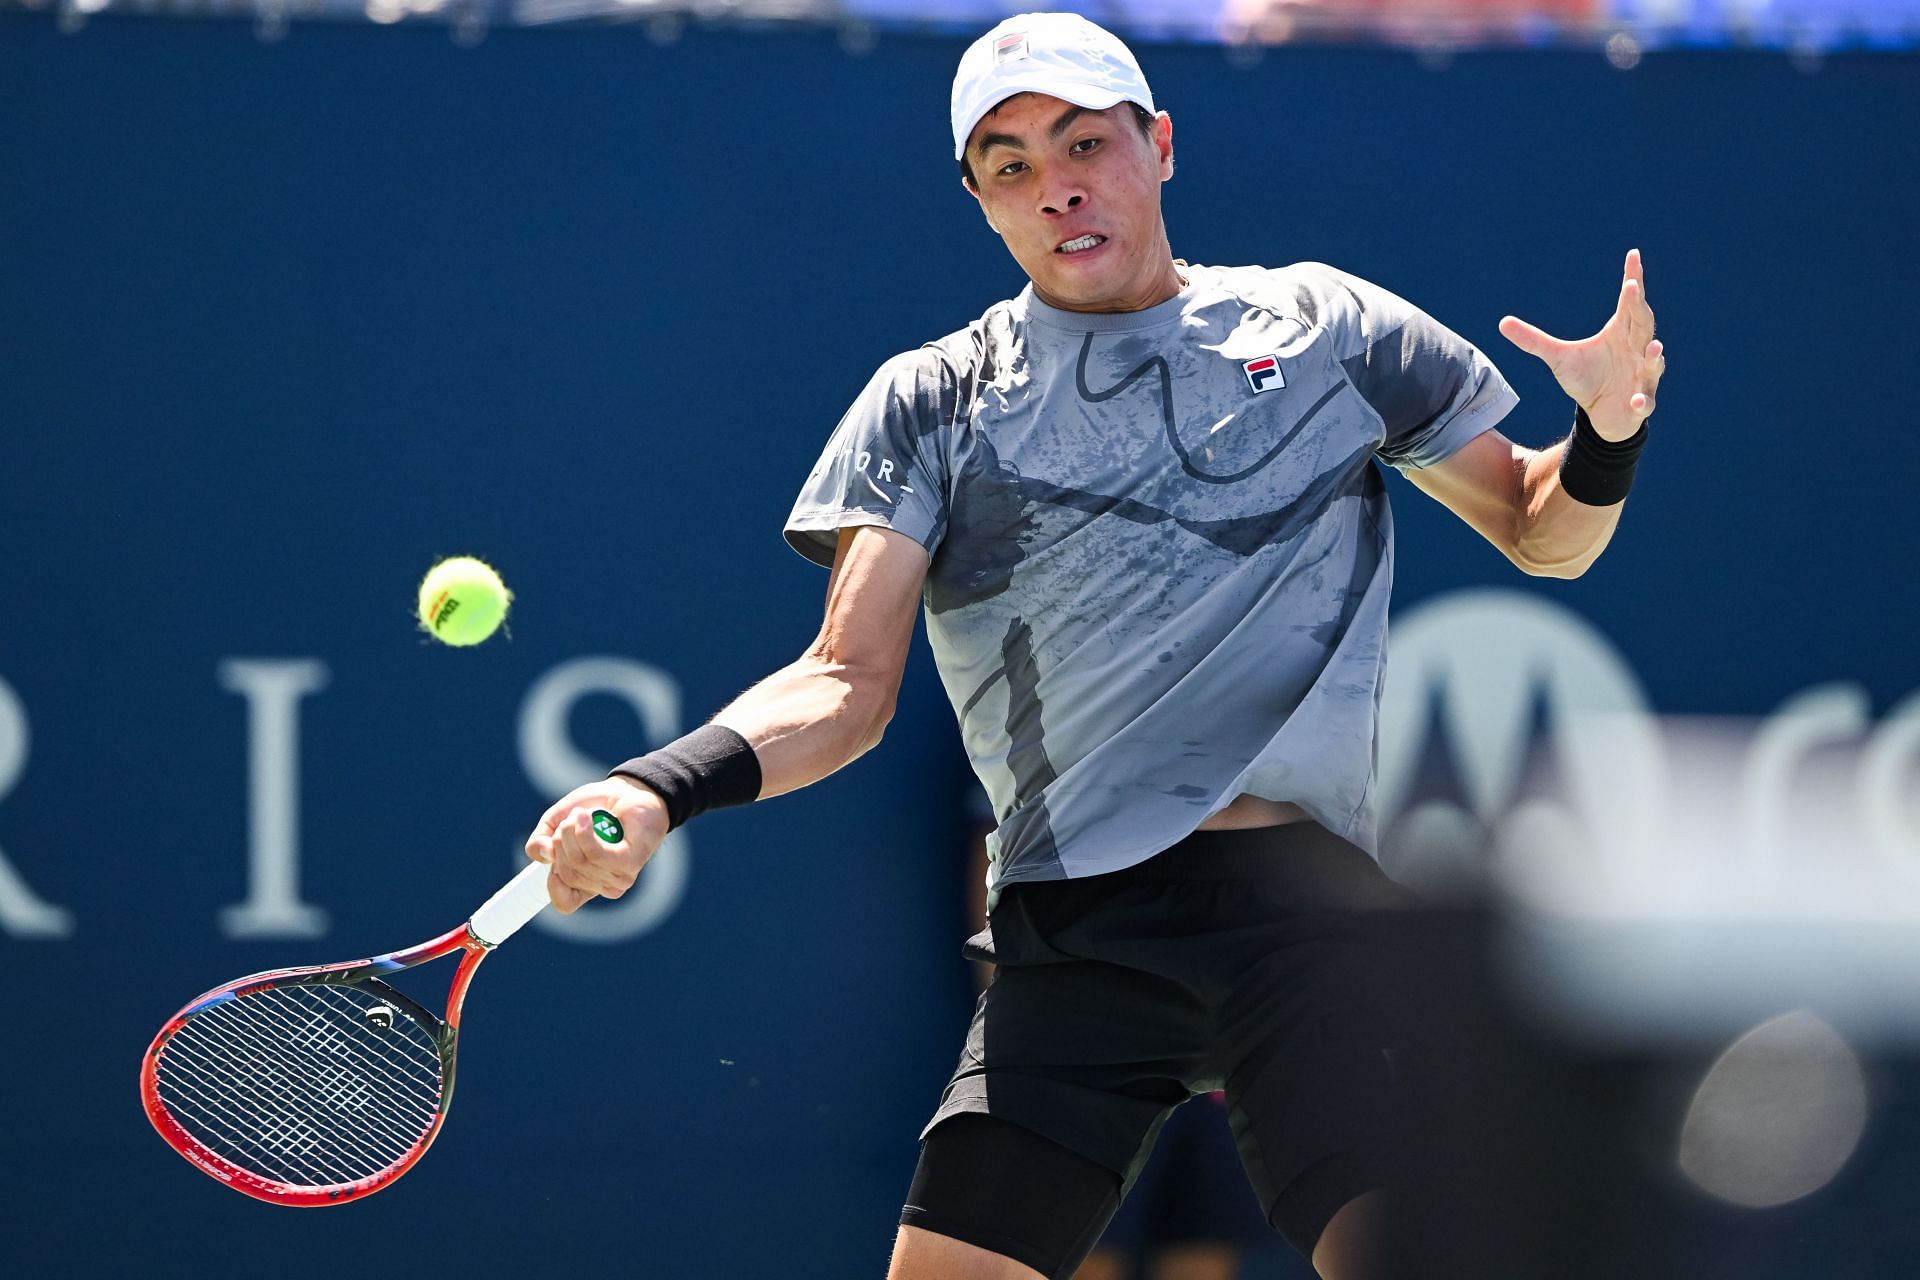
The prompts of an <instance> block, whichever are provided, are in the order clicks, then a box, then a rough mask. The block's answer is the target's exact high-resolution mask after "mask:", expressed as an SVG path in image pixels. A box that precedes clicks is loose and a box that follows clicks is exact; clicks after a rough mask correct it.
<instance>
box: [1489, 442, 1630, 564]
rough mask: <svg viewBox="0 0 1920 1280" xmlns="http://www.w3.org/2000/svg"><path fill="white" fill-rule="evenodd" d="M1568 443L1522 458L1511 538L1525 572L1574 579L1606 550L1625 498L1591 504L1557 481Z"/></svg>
mask: <svg viewBox="0 0 1920 1280" xmlns="http://www.w3.org/2000/svg"><path fill="white" fill-rule="evenodd" d="M1566 449H1567V442H1566V441H1564V440H1562V441H1561V442H1560V443H1558V444H1556V445H1553V446H1552V447H1551V448H1547V449H1541V450H1539V451H1538V452H1535V453H1533V454H1532V455H1531V456H1529V457H1528V458H1527V460H1526V468H1525V471H1524V474H1523V477H1522V480H1521V494H1522V500H1521V504H1520V516H1519V522H1518V528H1517V530H1516V534H1515V538H1514V559H1515V561H1516V562H1517V563H1519V564H1520V566H1521V567H1522V568H1524V569H1525V570H1526V571H1527V572H1528V573H1534V574H1539V575H1542V576H1544V577H1552V578H1577V577H1579V576H1580V575H1581V574H1582V573H1584V572H1586V570H1587V568H1588V566H1590V565H1591V564H1592V563H1593V562H1594V561H1595V560H1597V559H1598V558H1599V556H1600V553H1601V552H1602V551H1604V550H1606V546H1607V543H1608V541H1609V540H1611V539H1612V537H1613V531H1614V528H1615V526H1617V525H1618V524H1619V523H1620V511H1621V509H1622V508H1623V507H1624V506H1625V504H1624V503H1620V502H1616V503H1614V504H1613V505H1612V506H1610V507H1595V506H1589V505H1587V504H1586V503H1584V502H1578V501H1575V500H1574V499H1573V498H1572V497H1569V496H1568V494H1567V492H1566V490H1565V489H1563V488H1562V487H1561V485H1560V462H1561V457H1562V455H1563V454H1564V453H1565V452H1566Z"/></svg>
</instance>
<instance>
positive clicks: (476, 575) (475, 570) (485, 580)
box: [420, 556, 513, 645]
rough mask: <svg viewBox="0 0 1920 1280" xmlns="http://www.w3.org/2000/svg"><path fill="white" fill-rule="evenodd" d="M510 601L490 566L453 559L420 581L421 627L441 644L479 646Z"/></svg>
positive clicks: (494, 628) (495, 627) (464, 558)
mask: <svg viewBox="0 0 1920 1280" xmlns="http://www.w3.org/2000/svg"><path fill="white" fill-rule="evenodd" d="M512 602H513V592H511V591H509V590H507V584H506V583H504V582H502V581H500V575H499V574H497V573H495V572H494V571H493V566H492V565H490V564H488V563H487V562H486V561H484V560H476V559H474V558H473V557H472V556H454V557H453V558H452V559H451V560H442V561H441V562H440V563H439V564H436V565H435V566H433V568H431V569H429V570H427V576H426V577H425V578H422V579H421V580H420V626H421V627H422V629H424V630H425V631H426V632H427V633H428V634H430V635H431V636H433V638H434V639H436V640H439V641H441V642H442V643H444V644H453V645H469V644H479V643H480V642H481V641H482V640H485V639H486V638H487V637H488V636H490V635H492V634H493V633H494V632H495V631H497V630H498V629H499V627H500V624H501V623H502V622H503V621H505V620H506V616H507V606H508V605H509V604H511V603H512Z"/></svg>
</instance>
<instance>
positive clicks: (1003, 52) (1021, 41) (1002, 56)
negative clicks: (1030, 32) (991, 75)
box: [993, 31, 1028, 67]
mask: <svg viewBox="0 0 1920 1280" xmlns="http://www.w3.org/2000/svg"><path fill="white" fill-rule="evenodd" d="M1027 56H1028V54H1027V33H1026V32H1024V31H1015V32H1013V33H1011V34H1010V35H1004V36H1001V37H1000V38H999V39H998V40H995V41H994V42H993V65H994V66H996V67H997V66H999V65H1000V64H1001V63H1003V62H1012V61H1013V60H1014V59H1015V58H1024V57H1027Z"/></svg>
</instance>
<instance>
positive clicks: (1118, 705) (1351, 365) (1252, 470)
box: [786, 263, 1516, 888]
mask: <svg viewBox="0 0 1920 1280" xmlns="http://www.w3.org/2000/svg"><path fill="white" fill-rule="evenodd" d="M1185 271H1186V275H1187V278H1188V284H1187V287H1186V288H1185V289H1183V290H1182V291H1181V292H1180V294H1179V295H1178V296H1176V297H1174V298H1171V299H1169V300H1167V301H1166V302H1163V303H1161V304H1160V305H1158V306H1155V307H1151V308H1149V309H1147V310H1145V311H1136V312H1128V313H1125V314H1120V315H1087V314H1081V313H1078V312H1069V311H1061V310H1058V309H1057V308H1054V307H1050V306H1048V305H1046V304H1045V303H1043V302H1041V301H1040V300H1039V299H1038V298H1036V297H1034V296H1033V290H1032V288H1031V287H1029V288H1028V289H1027V290H1025V291H1024V292H1022V293H1021V294H1020V296H1019V297H1017V298H1014V299H1012V300H1011V301H1008V302H1003V303H1000V304H998V305H996V306H994V307H993V308H992V309H991V310H989V311H988V312H987V313H986V315H984V316H982V317H981V318H980V319H979V320H978V321H976V322H975V323H973V324H971V325H969V326H967V328H965V329H963V330H961V331H960V332H958V333H955V334H951V335H949V336H948V337H945V338H942V339H941V340H939V341H938V342H933V343H929V344H928V345H926V346H925V347H922V348H921V349H919V350H918V351H912V352H908V353H906V354H904V355H900V356H896V357H895V358H894V359H892V360H889V361H888V362H887V363H886V364H885V365H883V366H881V369H880V371H879V372H878V373H877V374H875V375H874V377H873V380H872V381H871V382H870V383H869V384H868V385H867V388H866V390H865V391H864V392H862V393H861V395H860V398H859V399H858V400H857V401H855V402H854V405H853V407H852V408H851V409H850V410H848V412H847V415H846V417H845V418H843V419H842V420H841V422H840V426H839V428H838V429H837V430H836V431H835V432H834V434H833V438H832V439H831V440H830V441H829V442H828V444H827V447H826V450H825V452H824V453H823V454H822V455H821V458H820V461H819V463H818V465H816V466H815V467H814V469H813V473H812V474H811V475H810V476H809V477H808V478H807V482H806V486H805V487H804V488H803V489H802V490H801V493H800V497H799V500H798V501H797V502H796V503H795V504H794V508H793V513H792V515H791V516H789V517H788V519H787V525H786V534H787V539H788V541H789V542H791V543H792V544H793V546H794V548H795V549H796V550H798V551H799V552H800V553H801V554H802V555H804V556H806V557H807V558H808V559H810V560H814V561H816V562H818V563H820V564H830V563H831V562H832V558H833V549H834V543H835V540H836V536H837V533H836V531H837V530H839V529H842V528H845V527H848V526H855V525H880V526H883V527H885V528H889V529H893V530H895V531H897V532H899V533H903V534H905V535H907V536H908V537H911V538H913V539H915V540H916V541H918V542H919V543H920V544H921V545H922V546H924V547H926V548H927V551H928V552H929V554H930V556H931V562H930V565H929V569H928V577H927V584H926V593H925V599H926V612H927V632H928V635H929V637H930V638H931V641H932V645H933V652H934V659H935V662H936V664H937V665H938V667H939V671H940V678H941V681H942V682H943V683H944V684H945V686H946V691H947V695H948V697H950V698H951V699H952V700H953V705H954V709H955V711H956V713H957V714H958V716H959V720H960V732H961V736H962V739H963V740H964V742H965V746H966V750H967V754H968V756H969V758H970V759H971V760H972V762H973V767H974V770H975V772H976V773H978V774H979V776H980V781H981V783H982V785H984V786H985V788H986V790H987V794H988V796H989V797H990V798H991V800H992V802H993V810H994V815H995V817H996V818H997V820H998V822H999V827H998V830H996V831H995V832H994V834H993V836H992V837H991V838H990V839H989V840H988V851H989V853H990V854H991V855H992V857H993V883H994V884H995V886H996V888H997V887H999V886H1003V885H1006V884H1009V883H1014V882H1018V881H1022V880H1053V879H1060V878H1062V877H1077V876H1089V875H1097V874H1099V873H1101V872H1104V871H1115V870H1119V869H1120V868H1123V867H1127V866H1131V865H1133V864H1134V863H1137V862H1141V861H1143V860H1145V859H1147V858H1149V857H1152V856H1153V855H1154V854H1155V853H1158V852H1160V851H1161V850H1163V849H1166V848H1169V847H1170V846H1172V845H1174V844H1175V843H1177V842H1178V841H1180V840H1181V839H1182V838H1184V837H1185V836H1186V835H1188V834H1189V833H1190V832H1192V831H1193V830H1194V828H1195V827H1197V826H1198V825H1199V824H1200V823H1201V822H1202V821H1203V820H1205V819H1206V818H1207V817H1209V816H1210V815H1212V814H1213V813H1215V812H1217V811H1218V810H1220V809H1222V808H1224V807H1226V805H1227V804H1228V803H1230V802H1231V801H1232V800H1233V799H1234V798H1235V797H1236V796H1239V795H1241V794H1243V793H1251V794H1253V795H1257V796H1264V797H1267V798H1268V799H1272V800H1288V801H1292V802H1294V803H1295V804H1298V805H1299V806H1301V808H1303V809H1304V810H1305V811H1306V812H1307V813H1308V814H1309V815H1311V816H1312V817H1313V818H1314V820H1315V821H1317V822H1319V823H1320V824H1321V825H1322V826H1325V827H1326V828H1327V829H1328V830H1330V831H1332V832H1334V833H1336V834H1338V835H1340V836H1343V837H1345V838H1346V839H1348V840H1351V841H1353V842H1354V843H1356V844H1358V845H1360V846H1362V847H1363V848H1366V849H1369V850H1371V849H1372V848H1373V845H1374V816H1373V808H1372V803H1371V799H1372V785H1371V784H1372V777H1373V757H1374V728H1375V720H1376V716H1377V710H1378V703H1379V690H1380V677H1381V672H1382V669H1383V666H1384V658H1385V642H1386V631H1387V595H1388V591H1389V588H1390V586H1391V583H1392V577H1393V519H1392V513H1391V512H1390V511H1389V510H1388V506H1387V495H1386V491H1385V486H1384V482H1383V480H1382V477H1381V475H1380V472H1379V471H1378V469H1377V468H1376V467H1375V466H1374V465H1373V462H1374V459H1376V458H1378V459H1380V460H1381V461H1384V462H1386V463H1388V464H1389V465H1391V466H1395V467H1402V468H1406V467H1424V466H1430V465H1432V464H1434V463H1436V462H1439V461H1441V460H1442V459H1444V458H1446V457H1447V456H1448V455H1450V454H1452V453H1453V452H1454V451H1455V450H1457V449H1459V448H1460V447H1461V446H1462V445H1464V444H1466V443H1467V441H1469V440H1471V439H1472V438H1473V437H1474V436H1476V435H1478V434H1479V433H1480V432H1482V431H1485V430H1487V429H1488V428H1490V427H1492V426H1493V425H1494V424H1495V423H1497V422H1499V421H1500V419H1501V418H1502V417H1504V416H1505V415H1506V413H1507V411H1508V410H1509V409H1511V408H1512V407H1513V405H1514V403H1515V402H1516V397H1515V395H1514V393H1513V391H1512V389H1511V388H1510V387H1508V386H1507V383H1506V381H1505V380H1504V379H1502V378H1501V376H1500V374H1499V371H1498V370H1496V369H1495V368H1494V367H1493V366H1492V364H1491V363H1489V362H1488V361H1487V359H1486V357H1484V356H1483V355H1481V353H1480V352H1479V351H1477V350H1476V349H1475V348H1474V347H1473V346H1472V345H1471V344H1470V343H1468V342H1466V341H1465V340H1463V339H1461V338H1460V337H1458V336H1457V335H1455V334H1453V333H1451V332H1449V331H1448V330H1447V329H1445V328H1443V327H1441V326H1440V325H1439V324H1437V323H1435V322H1434V321H1433V320H1432V319H1430V318H1429V317H1428V316H1426V315H1425V314H1424V313H1422V312H1421V311H1419V310H1418V309H1416V308H1415V307H1413V306H1411V305H1409V304H1408V303H1406V302H1404V301H1402V300H1401V299H1400V298H1397V297H1395V296H1394V295H1393V294H1391V293H1388V292H1387V291H1386V290H1384V289H1381V288H1378V287H1377V286H1374V285H1371V284H1368V283H1366V282H1365V281H1363V280H1359V279H1356V278H1354V277H1353V276H1349V275H1346V274H1344V273H1342V272H1339V271H1336V270H1334V269H1333V268H1331V267H1326V266H1322V265H1319V264H1317V263H1300V264H1297V265H1295V266H1291V267H1285V268H1280V269H1268V268H1264V267H1202V266H1190V267H1187V268H1186V269H1185Z"/></svg>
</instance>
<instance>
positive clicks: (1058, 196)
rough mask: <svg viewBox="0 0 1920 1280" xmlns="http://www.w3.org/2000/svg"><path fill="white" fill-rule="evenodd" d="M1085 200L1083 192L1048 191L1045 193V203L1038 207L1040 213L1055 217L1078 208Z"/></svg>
mask: <svg viewBox="0 0 1920 1280" xmlns="http://www.w3.org/2000/svg"><path fill="white" fill-rule="evenodd" d="M1086 198H1087V197H1086V195H1085V194H1084V193H1083V192H1080V191H1075V190H1063V191H1050V192H1048V193H1047V196H1046V203H1044V204H1042V205H1041V206H1040V212H1042V213H1045V214H1050V215H1053V216H1056V217H1057V216H1058V215H1060V214H1063V213H1066V212H1068V211H1070V210H1073V209H1077V208H1079V207H1080V204H1081V202H1082V201H1084V200H1085V199H1086Z"/></svg>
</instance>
